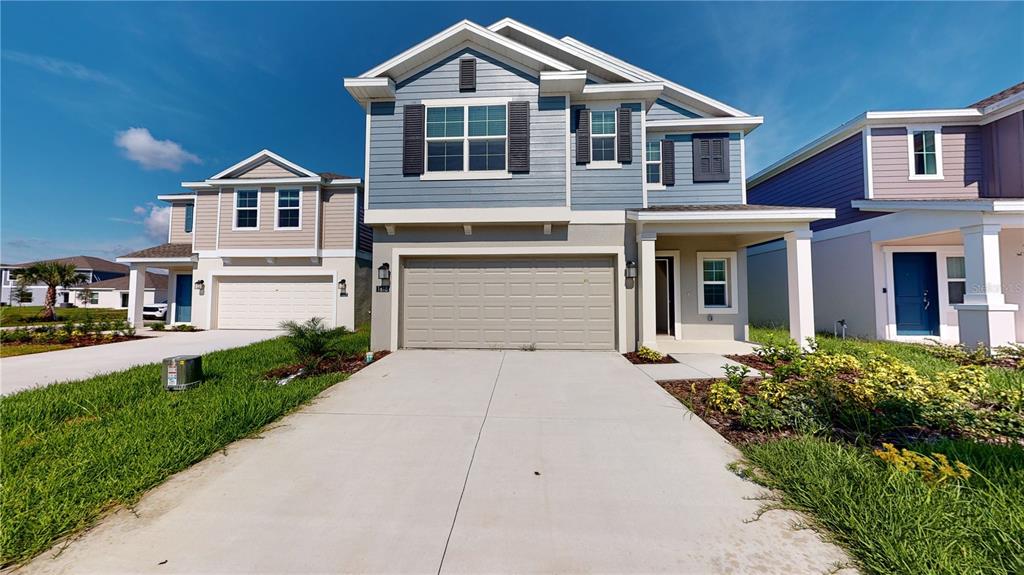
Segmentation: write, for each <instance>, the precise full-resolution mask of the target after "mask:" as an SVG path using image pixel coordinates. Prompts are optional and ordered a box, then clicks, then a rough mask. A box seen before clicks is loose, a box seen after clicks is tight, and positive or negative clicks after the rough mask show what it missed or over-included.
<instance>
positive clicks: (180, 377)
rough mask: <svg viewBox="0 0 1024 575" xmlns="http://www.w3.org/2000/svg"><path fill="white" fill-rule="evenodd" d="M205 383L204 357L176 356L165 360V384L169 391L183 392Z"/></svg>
mask: <svg viewBox="0 0 1024 575" xmlns="http://www.w3.org/2000/svg"><path fill="white" fill-rule="evenodd" d="M202 381H203V356H201V355H176V356H174V357H165V358H164V371H163V384H164V387H165V388H166V389H167V391H181V390H184V389H188V388H190V387H194V386H196V385H199V383H201V382H202Z"/></svg>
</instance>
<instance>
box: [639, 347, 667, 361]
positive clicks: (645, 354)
mask: <svg viewBox="0 0 1024 575" xmlns="http://www.w3.org/2000/svg"><path fill="white" fill-rule="evenodd" d="M636 354H637V356H639V357H640V359H643V360H644V361H661V360H662V359H664V357H665V355H664V354H662V353H661V352H659V351H657V350H654V349H651V348H649V347H647V346H643V347H641V348H640V349H638V350H636Z"/></svg>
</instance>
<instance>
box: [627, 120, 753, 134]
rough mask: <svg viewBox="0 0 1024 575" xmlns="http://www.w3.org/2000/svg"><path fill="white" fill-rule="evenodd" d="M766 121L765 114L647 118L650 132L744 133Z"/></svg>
mask: <svg viewBox="0 0 1024 575" xmlns="http://www.w3.org/2000/svg"><path fill="white" fill-rule="evenodd" d="M763 123H764V117H763V116H747V117H743V118H729V117H725V118H722V117H717V118H685V119H683V118H680V119H678V120H647V130H648V131H650V132H672V131H682V132H693V131H698V130H727V131H742V132H743V133H744V134H748V133H750V131H751V130H753V129H754V128H756V127H758V126H760V125H761V124H763Z"/></svg>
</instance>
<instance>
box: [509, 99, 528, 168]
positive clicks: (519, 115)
mask: <svg viewBox="0 0 1024 575" xmlns="http://www.w3.org/2000/svg"><path fill="white" fill-rule="evenodd" d="M508 171H510V172H529V171H530V103H529V102H509V103H508Z"/></svg>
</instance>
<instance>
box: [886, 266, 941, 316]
mask: <svg viewBox="0 0 1024 575" xmlns="http://www.w3.org/2000/svg"><path fill="white" fill-rule="evenodd" d="M935 261H936V260H935V254H934V253H933V252H906V253H894V254H892V271H893V276H894V278H893V297H894V298H895V301H896V334H897V335H939V295H938V294H939V289H938V277H937V274H936V267H935Z"/></svg>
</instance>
